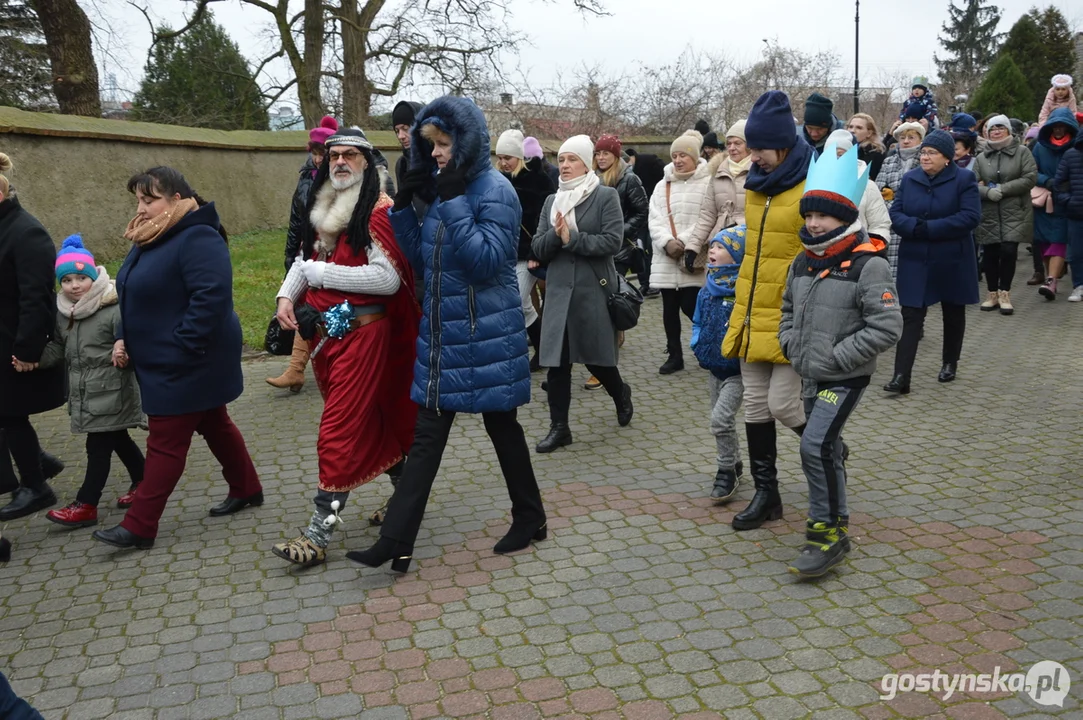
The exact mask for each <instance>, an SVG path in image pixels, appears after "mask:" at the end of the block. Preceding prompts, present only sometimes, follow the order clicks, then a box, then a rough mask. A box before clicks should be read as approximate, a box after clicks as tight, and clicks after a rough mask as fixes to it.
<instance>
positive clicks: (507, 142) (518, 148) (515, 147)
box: [496, 130, 523, 160]
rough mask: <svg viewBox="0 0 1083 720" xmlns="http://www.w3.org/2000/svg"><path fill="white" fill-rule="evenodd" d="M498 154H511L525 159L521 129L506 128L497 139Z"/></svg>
mask: <svg viewBox="0 0 1083 720" xmlns="http://www.w3.org/2000/svg"><path fill="white" fill-rule="evenodd" d="M496 154H497V155H510V156H511V157H517V158H519V159H520V160H522V159H523V133H522V131H521V130H505V131H504V132H502V133H500V137H499V138H498V139H497V141H496Z"/></svg>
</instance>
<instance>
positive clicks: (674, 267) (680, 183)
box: [647, 160, 710, 290]
mask: <svg viewBox="0 0 1083 720" xmlns="http://www.w3.org/2000/svg"><path fill="white" fill-rule="evenodd" d="M709 180H710V173H709V171H708V169H707V162H706V161H704V160H700V161H699V165H698V166H697V167H696V170H695V172H694V173H692V177H690V178H688V179H687V180H680V179H677V178H675V177H674V176H673V163H670V164H669V165H666V170H665V176H664V177H663V178H662V180H661V182H659V183H658V186H657V187H656V188H655V190H654V194H653V195H651V203H650V212H649V214H648V220H647V223H648V226H649V227H650V231H651V245H652V246H653V248H654V257H652V258H651V282H650V286H651V287H652V288H658V289H659V290H676V289H678V288H684V287H702V286H703V279H704V277H705V274H704V271H703V269H702V268H700V269H699V270H696V271H695V272H688V271H686V270H683V269H682V268H683V267H684V259H683V258H680V259H676V260H675V259H673V258H671V257H669V256H668V255H666V243H668V242H669V241H670V240H672V239H673V230H672V229H671V228H670V222H669V219H670V214H669V212H667V210H666V186H667V185H670V198H669V209H670V210H671V211H672V213H673V215H672V217H673V225H674V226H675V227H676V228H677V240H679V241H681V242H682V243H683V244H684V246H685V248H686V249H687V250H691V249H692V247H691V246H690V245H689V243H690V242H691V240H692V231H693V230H695V228H696V223H697V222H699V217H700V208H701V207H702V206H703V205H704V198H705V193H706V191H707V184H708V181H709Z"/></svg>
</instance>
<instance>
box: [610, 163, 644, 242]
mask: <svg viewBox="0 0 1083 720" xmlns="http://www.w3.org/2000/svg"><path fill="white" fill-rule="evenodd" d="M637 162H638V161H637ZM617 194H618V195H620V210H621V212H622V213H624V238H625V239H626V240H631V241H632V242H635V241H636V240H637V239H638V238H639V233H640V231H641V230H642V229H643V228H645V227H646V226H647V214H648V212H649V211H650V199H649V198H648V197H647V191H646V190H644V189H643V181H641V180H640V179H639V176H638V175H636V174H635V172H634V171H633V170H632V168H630V167H628V168H625V169H624V172H623V173H622V174H621V176H620V180H618V181H617Z"/></svg>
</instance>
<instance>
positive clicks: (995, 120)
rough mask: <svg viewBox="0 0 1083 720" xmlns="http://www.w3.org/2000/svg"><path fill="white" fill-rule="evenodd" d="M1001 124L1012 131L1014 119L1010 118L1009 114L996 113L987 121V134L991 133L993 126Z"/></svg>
mask: <svg viewBox="0 0 1083 720" xmlns="http://www.w3.org/2000/svg"><path fill="white" fill-rule="evenodd" d="M997 126H1000V127H1004V128H1007V129H1008V132H1011V131H1012V121H1011V120H1009V119H1008V116H1007V115H994V116H993V117H991V118H989V119H988V120H987V121H986V122H985V134H986V136H988V135H989V131H990V130H992V129H993V128H995V127H997Z"/></svg>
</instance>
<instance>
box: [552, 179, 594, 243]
mask: <svg viewBox="0 0 1083 720" xmlns="http://www.w3.org/2000/svg"><path fill="white" fill-rule="evenodd" d="M601 184H602V181H601V180H600V179H599V178H598V176H597V175H595V174H594V173H592V172H588V173H587V174H586V175H580V176H579V177H577V178H572V179H571V180H561V181H560V186H559V187H558V189H557V193H556V195H555V196H554V197H553V206H552V207H551V208H550V209H549V222H550V223H551V224H552V226H553V227H554V228H556V226H557V213H561V214H563V215H564V222H566V223H568V229H569V230H579V226H578V225H576V223H575V208H576V207H577V206H579V205H581V204H583V201H584V200H586V199H587V198H588V197H590V196H591V195H592V194H593V193H594V191H595V190H597V189H598V186H599V185H601Z"/></svg>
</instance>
